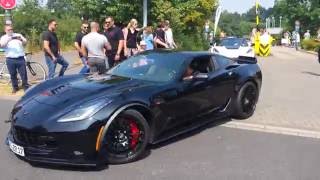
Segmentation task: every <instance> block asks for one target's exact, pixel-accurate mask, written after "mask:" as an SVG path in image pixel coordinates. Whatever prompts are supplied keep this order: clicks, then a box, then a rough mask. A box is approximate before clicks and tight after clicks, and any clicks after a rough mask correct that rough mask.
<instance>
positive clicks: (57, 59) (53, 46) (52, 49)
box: [42, 19, 69, 79]
mask: <svg viewBox="0 0 320 180" xmlns="http://www.w3.org/2000/svg"><path fill="white" fill-rule="evenodd" d="M57 26H58V24H57V22H56V21H55V20H54V19H51V20H50V21H49V23H48V31H45V32H44V33H43V35H42V39H43V49H44V56H45V60H46V63H47V66H48V69H49V79H52V78H53V77H54V74H55V70H56V66H57V63H58V64H60V65H61V66H62V67H61V69H60V72H59V76H63V75H64V72H65V71H66V70H67V68H68V66H69V63H68V62H67V61H66V60H65V59H64V58H63V57H62V56H61V55H60V44H59V41H58V37H57V34H56V33H55V31H56V29H57Z"/></svg>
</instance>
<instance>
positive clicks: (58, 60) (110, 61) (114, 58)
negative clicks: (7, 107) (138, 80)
mask: <svg viewBox="0 0 320 180" xmlns="http://www.w3.org/2000/svg"><path fill="white" fill-rule="evenodd" d="M102 27H103V30H102V31H100V24H99V23H98V22H95V21H92V22H90V23H89V22H86V21H85V22H82V24H81V27H80V29H81V30H80V31H79V32H78V33H77V34H76V37H75V42H74V46H75V49H76V50H77V51H78V54H79V58H80V59H81V61H82V64H83V67H82V68H81V70H80V72H79V73H81V74H83V73H92V74H93V73H97V74H103V73H105V72H106V71H107V70H108V69H109V68H111V67H113V66H115V65H116V64H118V63H120V62H121V61H124V60H125V59H127V58H129V57H131V56H133V55H135V54H138V53H141V52H143V51H146V50H153V49H164V48H166V49H174V48H177V45H176V43H175V41H174V38H173V33H172V29H171V28H170V22H169V21H168V20H166V21H161V22H159V24H158V27H157V28H156V29H155V30H154V28H153V27H152V26H147V27H144V28H139V27H138V21H137V20H136V19H131V20H130V22H129V23H128V25H127V26H126V27H123V28H122V27H118V26H116V25H115V21H114V18H113V17H110V16H109V17H106V18H105V19H104V22H103V25H102ZM57 28H58V22H57V21H56V20H55V19H51V20H49V21H48V29H47V30H46V31H45V32H43V34H42V40H43V51H44V60H45V63H46V65H47V67H48V79H52V78H54V77H55V76H56V73H55V71H56V67H57V64H59V65H61V69H60V71H59V73H58V74H57V75H58V76H63V75H64V73H65V71H66V70H67V69H68V66H69V63H68V61H67V60H66V59H65V58H64V57H63V56H62V55H61V46H60V43H59V39H58V36H57V34H56V30H57ZM4 30H5V33H6V34H5V35H3V36H2V37H1V39H0V46H1V48H4V49H5V56H6V64H7V68H8V71H9V73H10V77H11V83H12V93H16V92H17V91H18V90H19V86H18V79H17V74H18V73H19V75H20V77H21V80H22V87H23V89H24V90H27V89H28V88H29V86H30V85H29V84H28V77H27V70H26V66H25V63H26V62H25V50H24V46H25V45H26V43H27V39H26V38H25V37H23V35H21V34H18V33H14V31H13V26H12V25H5V29H4Z"/></svg>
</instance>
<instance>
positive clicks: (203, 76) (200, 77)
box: [193, 73, 209, 81]
mask: <svg viewBox="0 0 320 180" xmlns="http://www.w3.org/2000/svg"><path fill="white" fill-rule="evenodd" d="M208 78H209V76H208V74H207V73H198V74H196V75H194V76H193V79H194V80H197V81H198V80H200V81H203V80H207V79H208Z"/></svg>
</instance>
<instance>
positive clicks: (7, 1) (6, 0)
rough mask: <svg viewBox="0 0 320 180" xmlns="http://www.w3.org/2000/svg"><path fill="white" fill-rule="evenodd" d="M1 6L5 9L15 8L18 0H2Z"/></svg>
mask: <svg viewBox="0 0 320 180" xmlns="http://www.w3.org/2000/svg"><path fill="white" fill-rule="evenodd" d="M0 6H1V7H2V8H3V9H13V8H14V7H16V0H0Z"/></svg>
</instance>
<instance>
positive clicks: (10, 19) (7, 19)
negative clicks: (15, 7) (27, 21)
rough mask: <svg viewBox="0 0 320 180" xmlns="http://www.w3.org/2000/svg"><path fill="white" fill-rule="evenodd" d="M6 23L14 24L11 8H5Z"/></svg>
mask: <svg viewBox="0 0 320 180" xmlns="http://www.w3.org/2000/svg"><path fill="white" fill-rule="evenodd" d="M4 24H6V25H11V24H12V18H11V10H8V9H6V10H5V15H4Z"/></svg>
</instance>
